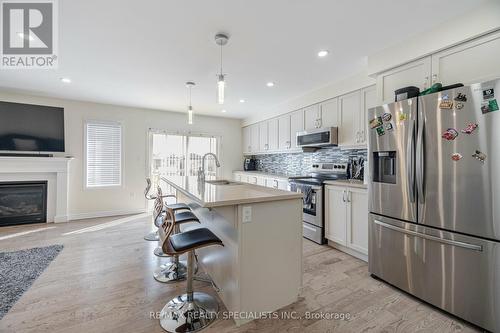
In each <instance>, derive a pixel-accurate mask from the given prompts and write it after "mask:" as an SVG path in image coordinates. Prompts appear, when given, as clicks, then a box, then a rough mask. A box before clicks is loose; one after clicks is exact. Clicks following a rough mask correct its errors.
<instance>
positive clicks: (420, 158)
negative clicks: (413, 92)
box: [416, 117, 425, 204]
mask: <svg viewBox="0 0 500 333" xmlns="http://www.w3.org/2000/svg"><path fill="white" fill-rule="evenodd" d="M422 118H423V117H422ZM424 133H425V121H424V120H423V119H422V128H421V129H420V130H419V131H418V135H417V157H416V162H417V164H416V170H417V191H418V201H419V202H420V203H422V204H423V203H424V202H425V196H424V182H425V174H424V172H425V171H424V169H425V155H424Z"/></svg>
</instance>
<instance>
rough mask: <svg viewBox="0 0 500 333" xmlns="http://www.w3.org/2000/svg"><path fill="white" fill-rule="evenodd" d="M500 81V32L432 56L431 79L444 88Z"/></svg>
mask: <svg viewBox="0 0 500 333" xmlns="http://www.w3.org/2000/svg"><path fill="white" fill-rule="evenodd" d="M498 77H500V32H497V33H494V34H489V35H486V36H484V37H481V38H478V39H475V40H472V41H470V42H467V43H464V44H461V45H458V46H455V47H452V48H450V49H447V50H444V51H441V52H438V53H436V54H434V55H432V79H433V80H434V81H435V82H441V83H442V84H443V86H446V85H450V84H454V83H463V84H465V85H468V84H471V83H476V82H481V81H487V80H490V79H495V78H498Z"/></svg>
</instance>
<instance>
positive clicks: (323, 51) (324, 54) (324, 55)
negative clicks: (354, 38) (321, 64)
mask: <svg viewBox="0 0 500 333" xmlns="http://www.w3.org/2000/svg"><path fill="white" fill-rule="evenodd" d="M328 53H330V52H328V51H327V50H321V51H319V52H318V57H320V58H323V57H326V56H327V55H328Z"/></svg>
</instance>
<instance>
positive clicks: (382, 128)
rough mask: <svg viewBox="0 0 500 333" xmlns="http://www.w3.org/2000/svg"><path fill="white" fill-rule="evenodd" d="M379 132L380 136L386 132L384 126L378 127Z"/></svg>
mask: <svg viewBox="0 0 500 333" xmlns="http://www.w3.org/2000/svg"><path fill="white" fill-rule="evenodd" d="M377 134H378V136H382V135H384V134H385V130H384V126H379V127H377Z"/></svg>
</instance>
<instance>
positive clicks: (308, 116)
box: [304, 104, 321, 130]
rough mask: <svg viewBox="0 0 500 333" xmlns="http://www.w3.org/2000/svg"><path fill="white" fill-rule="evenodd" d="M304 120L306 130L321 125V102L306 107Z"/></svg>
mask: <svg viewBox="0 0 500 333" xmlns="http://www.w3.org/2000/svg"><path fill="white" fill-rule="evenodd" d="M304 120H305V122H304V128H305V129H306V130H310V129H314V128H320V127H321V110H320V108H319V104H314V105H311V106H308V107H307V108H305V109H304Z"/></svg>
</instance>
